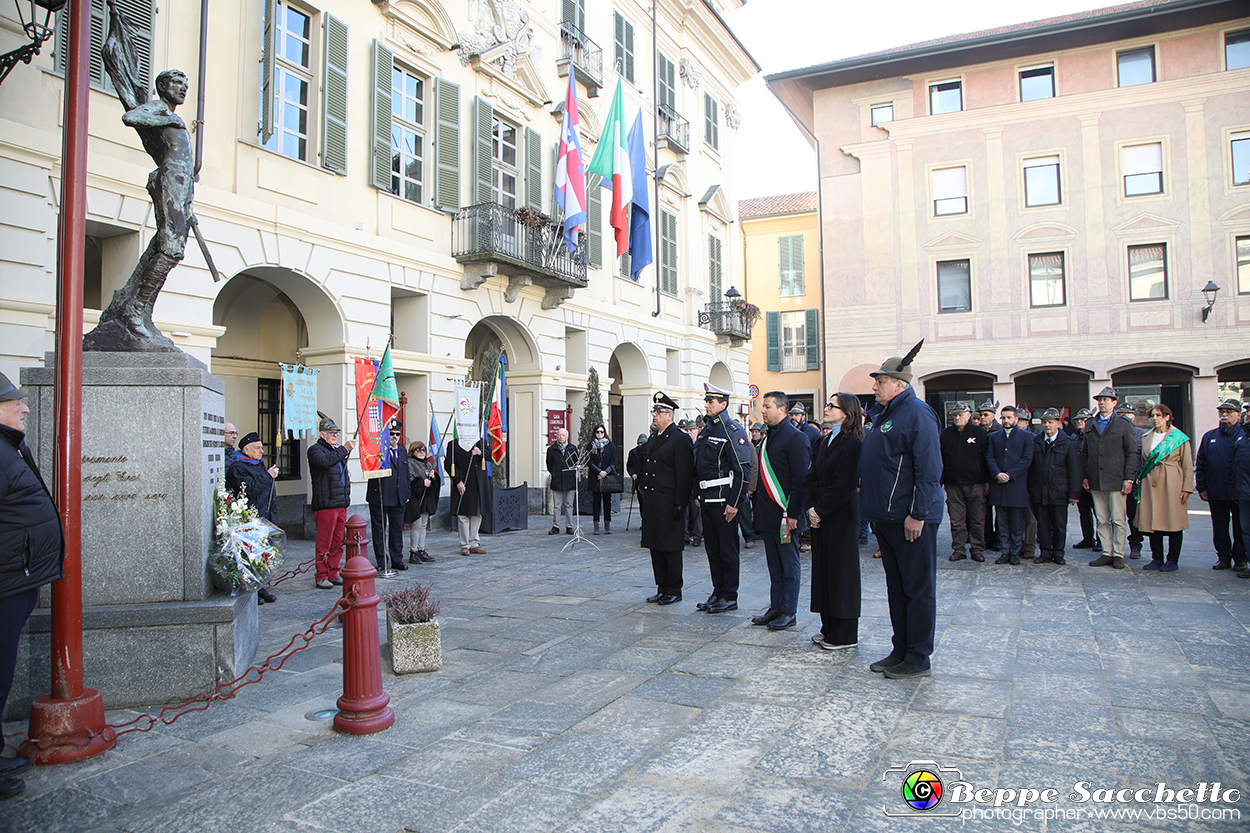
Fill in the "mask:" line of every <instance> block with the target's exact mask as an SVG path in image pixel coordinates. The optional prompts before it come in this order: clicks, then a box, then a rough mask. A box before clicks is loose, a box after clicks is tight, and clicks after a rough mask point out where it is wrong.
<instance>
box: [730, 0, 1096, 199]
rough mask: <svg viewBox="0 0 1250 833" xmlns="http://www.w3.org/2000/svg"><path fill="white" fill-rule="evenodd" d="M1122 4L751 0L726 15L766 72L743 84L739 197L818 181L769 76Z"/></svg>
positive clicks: (805, 187) (811, 155)
mask: <svg viewBox="0 0 1250 833" xmlns="http://www.w3.org/2000/svg"><path fill="white" fill-rule="evenodd" d="M1115 5H1120V3H1118V2H1105V0H1104V1H1103V2H1100V0H1043V2H1041V3H1006V2H1002V0H947V2H934V0H879V2H875V3H863V2H861V0H853V1H852V0H748V1H747V3H746V5H745V6H743V7H742V8H740V9H737V10H735V11H733V12H731V13H730V14H729V15H727V17H726V19H727V21H728V22H729V25H730V27H731V28H732V29H733V31H734V34H736V35H737V36H738V38H739V40H741V41H742V43H743V44H744V45H745V46H746V48H747V50H748V51H749V52H750V53H751V55H752V57H754V58H755V60H756V62H757V63H758V64H759V65H760V66H761V67H762V68H763V72H762V73H760V74H759V75H757V76H756V77H755V78H752V79H751V80H750V81H748V82H747V83H746V84H744V85H742V86H741V87H739V88H738V91H737V96H738V104H739V107H740V108H741V110H742V114H743V118H742V126H741V127H740V128H739V129H738V160H737V165H738V170H737V183H738V184H737V193H736V194H735V195H734V196H735V197H736V198H737V199H747V198H750V197H767V196H772V195H775V194H790V193H795V192H798V191H813V190H815V189H816V154H815V152H814V151H813V150H812V148H811V145H809V144H808V143H807V141H806V140H805V139H804V138H803V134H802V133H801V132H800V130H799V128H798V127H797V126H796V125H795V124H794V122H793V121H791V119H790V117H789V115H787V114H786V111H785V109H784V108H782V106H781V104H780V103H779V102H778V101H777V99H776V98H775V97H774V96H773V94H772V93H770V92H769V91H768V88H767V87H766V86H765V85H764V76H765V75H769V74H772V73H775V72H782V71H785V70H790V69H798V68H800V67H808V66H813V65H815V64H822V63H827V62H829V61H836V60H840V59H842V58H850V57H853V56H855V55H863V54H866V53H869V52H877V51H879V50H882V49H891V48H894V47H898V46H905V45H907V44H911V43H918V42H920V41H926V40H931V39H933V38H939V37H944V36H947V35H956V34H961V33H964V32H975V31H979V30H981V29H993V28H995V27H997V26H1007V25H1010V24H1013V23H1024V22H1028V21H1032V20H1042V19H1045V18H1049V17H1058V16H1060V15H1065V14H1072V13H1074V12H1080V11H1086V10H1088V9H1099V8H1106V7H1108V6H1115Z"/></svg>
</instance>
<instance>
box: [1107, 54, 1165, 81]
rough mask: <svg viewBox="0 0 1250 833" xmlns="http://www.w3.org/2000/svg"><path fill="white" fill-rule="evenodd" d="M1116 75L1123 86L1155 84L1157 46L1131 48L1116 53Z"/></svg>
mask: <svg viewBox="0 0 1250 833" xmlns="http://www.w3.org/2000/svg"><path fill="white" fill-rule="evenodd" d="M1115 64H1116V77H1117V80H1118V82H1119V85H1120V86H1121V87H1136V86H1137V85H1138V84H1153V83H1154V80H1155V48H1154V47H1153V46H1147V47H1146V48H1144V49H1130V50H1127V51H1125V52H1117V53H1116V55H1115Z"/></svg>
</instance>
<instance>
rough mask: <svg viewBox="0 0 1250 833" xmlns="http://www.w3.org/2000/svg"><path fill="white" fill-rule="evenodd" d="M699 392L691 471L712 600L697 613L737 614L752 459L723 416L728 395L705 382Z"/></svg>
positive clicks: (739, 432) (736, 428)
mask: <svg viewBox="0 0 1250 833" xmlns="http://www.w3.org/2000/svg"><path fill="white" fill-rule="evenodd" d="M703 390H704V395H703V403H704V408H705V410H706V411H707V419H706V420H705V421H704V427H703V431H702V432H701V433H700V434H699V442H698V443H697V444H696V445H695V459H694V470H695V481H696V482H695V489H696V491H697V493H698V496H699V497H698V504H699V512H700V513H701V514H702V516H703V546H704V549H705V551H706V552H707V560H708V567H709V569H710V570H711V575H712V595H710V596H708V599H707V601H706V602H702V603H700V605H699V609H700V610H706V611H707V612H708V613H724V612H725V611H728V610H737V609H738V555H739V550H738V517H739V510H740V508H741V507H742V506H743V505H744V504H746V502H747V487H748V486H749V485H750V483H751V467H752V458H753V457H754V455H753V454H752V448H751V444H750V441H749V440H748V439H747V432H746V430H745V429H743V427H742V426H741V425H739V424H738V422H737V421H736V420H735V419H734V418H733V417H731V416H730V415H729V413H728V411H729V391H727V390H724V389H722V388H718V387H717V386H716V385H713V384H711V383H708V382H704V383H703Z"/></svg>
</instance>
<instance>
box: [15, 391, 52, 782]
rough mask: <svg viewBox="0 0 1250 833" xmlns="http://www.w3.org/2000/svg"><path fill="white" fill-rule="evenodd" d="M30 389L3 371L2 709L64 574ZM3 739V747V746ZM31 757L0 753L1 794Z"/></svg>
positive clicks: (26, 765)
mask: <svg viewBox="0 0 1250 833" xmlns="http://www.w3.org/2000/svg"><path fill="white" fill-rule="evenodd" d="M25 398H26V391H24V390H22V389H21V388H19V387H17V386H16V385H14V384H13V383H12V382H10V381H9V377H7V376H5V375H4V374H3V373H0V714H3V713H4V705H5V703H6V702H7V701H8V699H9V690H10V689H11V688H12V687H13V673H14V671H15V670H16V669H17V646H18V643H19V641H20V640H21V636H22V628H23V627H25V626H26V620H27V619H28V618H30V614H31V613H32V612H33V611H34V609H35V604H36V602H38V601H39V588H40V587H42V586H43V585H45V584H48V583H49V582H53V581H56V580H57V579H59V578H61V577H62V576H63V575H64V574H65V571H64V566H63V565H64V559H65V538H64V535H63V533H62V531H61V515H60V513H59V512H57V509H56V505H55V504H53V502H52V493H51V492H49V491H48V487H47V485H45V484H44V482H43V477H42V476H40V474H39V469H38V468H37V467H36V466H35V458H34V457H33V456H32V455H31V453H30V449H29V448H27V447H26V443H25V438H26V415H27V414H28V413H30V408H28V407H26V403H25V402H23V401H22V400H23V399H25ZM3 745H4V744H3V741H0V749H3ZM29 767H30V761H29V760H27V759H26V758H22V757H17V758H0V799H5V798H12V797H13V796H15V795H19V794H20V793H21V792H22V791H23V790H24V789H26V785H25V783H23V781H22V779H20V778H15V777H13V776H15V775H18V774H19V773H21V772H24V771H25V770H26V769H28V768H29Z"/></svg>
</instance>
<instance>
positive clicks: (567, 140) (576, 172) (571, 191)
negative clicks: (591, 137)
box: [555, 72, 586, 254]
mask: <svg viewBox="0 0 1250 833" xmlns="http://www.w3.org/2000/svg"><path fill="white" fill-rule="evenodd" d="M580 121H581V119H580V117H579V116H578V114H577V85H576V84H575V83H574V81H573V73H572V72H570V73H569V91H568V94H567V95H566V96H565V98H564V126H563V127H561V128H560V153H559V155H558V156H557V157H556V194H555V199H556V205H558V206H560V210H561V211H562V212H563V213H564V244H565V245H566V246H568V247H569V254H572V253H573V252H575V251H577V227H578V226H580V225H584V224H585V223H586V171H585V170H584V169H583V168H582V142H581V139H579V138H578V136H577V126H578V124H579V123H580Z"/></svg>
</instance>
